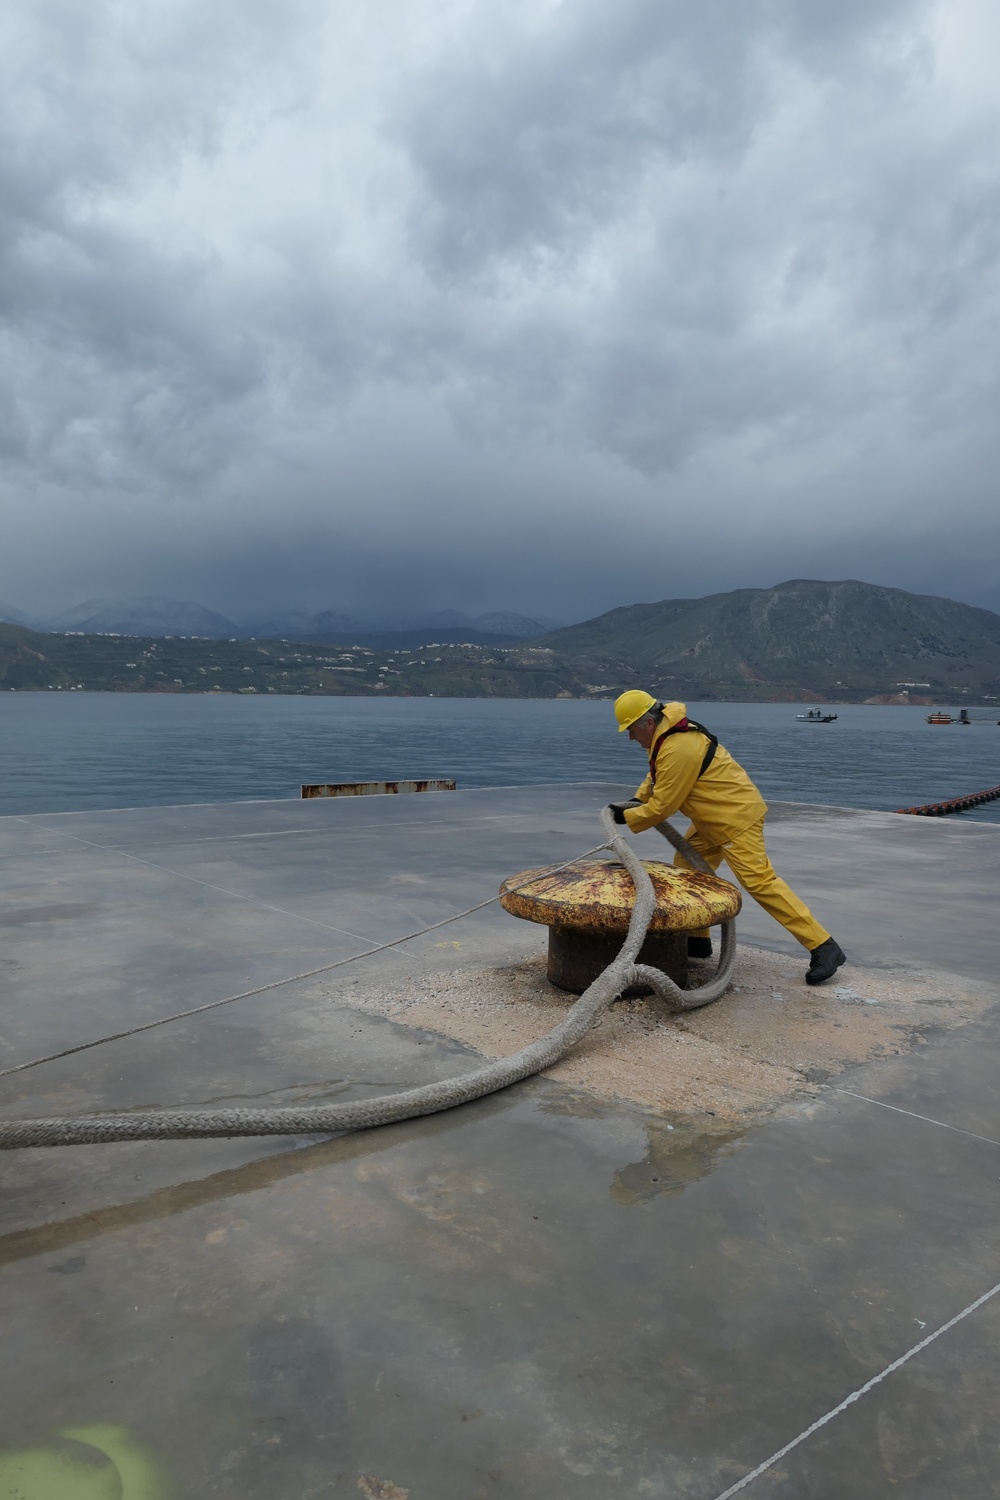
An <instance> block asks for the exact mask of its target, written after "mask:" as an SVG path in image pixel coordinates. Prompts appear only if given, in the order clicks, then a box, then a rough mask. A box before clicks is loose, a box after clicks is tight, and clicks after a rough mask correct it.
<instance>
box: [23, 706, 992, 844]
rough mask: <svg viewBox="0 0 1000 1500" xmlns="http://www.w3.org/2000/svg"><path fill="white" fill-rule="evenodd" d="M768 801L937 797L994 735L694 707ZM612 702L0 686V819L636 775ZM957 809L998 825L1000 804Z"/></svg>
mask: <svg viewBox="0 0 1000 1500" xmlns="http://www.w3.org/2000/svg"><path fill="white" fill-rule="evenodd" d="M688 709H689V712H690V714H691V717H692V718H696V719H698V720H699V721H700V722H701V723H703V724H706V725H708V726H709V727H710V728H712V729H714V731H715V732H716V733H717V734H718V736H719V738H720V739H721V741H722V743H723V744H724V745H725V746H726V748H727V749H729V750H730V751H731V752H732V753H733V754H734V755H735V756H736V758H737V759H738V760H739V761H741V762H742V763H743V765H745V766H746V768H747V770H748V771H749V772H750V774H751V775H752V776H753V778H754V780H755V781H756V782H757V784H758V785H759V786H760V788H761V790H762V791H763V793H764V795H765V797H770V798H774V799H785V800H788V801H799V802H827V803H837V804H840V805H841V806H847V807H871V808H893V807H906V806H912V805H913V804H914V803H919V802H938V801H941V800H943V799H945V798H947V797H952V796H958V795H961V794H963V793H966V792H973V791H978V790H980V789H982V788H983V787H987V786H994V785H996V784H998V783H1000V727H998V726H997V725H996V724H995V723H994V724H975V725H973V726H972V727H971V728H961V727H959V726H958V725H957V724H955V725H951V726H948V727H940V728H939V727H935V726H931V725H928V724H927V723H926V722H925V717H926V713H927V710H926V709H922V708H875V707H871V708H867V707H861V706H851V707H846V708H841V709H839V710H838V713H839V718H838V719H837V722H836V723H835V724H800V723H797V722H796V718H795V715H796V713H798V712H801V711H803V710H801V709H799V708H798V707H796V706H793V705H791V704H777V703H697V704H695V703H692V704H689V705H688ZM644 769H645V764H644V760H643V755H642V752H641V750H639V749H638V748H637V747H636V746H634V745H632V744H630V743H629V741H628V740H627V738H626V737H625V736H624V735H621V736H620V735H618V734H617V733H616V732H615V722H614V717H613V714H612V709H611V704H610V703H576V702H567V701H565V700H562V701H557V702H553V701H534V700H532V701H525V700H514V701H510V700H504V701H498V700H495V699H493V700H483V699H476V700H470V699H453V698H434V699H428V698H389V699H372V698H297V697H296V698H292V697H289V698H251V697H249V696H247V697H235V696H222V695H221V694H218V695H215V696H213V697H208V696H207V695H206V696H204V697H202V696H180V695H178V696H177V697H173V696H169V697H167V696H163V697H160V696H153V695H149V696H143V695H136V696H131V695H125V694H117V693H74V694H66V693H60V694H58V695H56V694H49V693H44V694H43V693H16V694H15V693H4V694H2V695H0V813H27V812H65V811H74V810H79V809H83V808H102V807H139V806H162V805H165V804H169V803H178V802H229V801H238V800H241V799H244V798H251V799H253V798H262V797H297V796H298V795H299V784H300V782H303V781H379V780H383V779H388V780H395V779H397V778H402V777H422V776H454V777H455V778H456V779H457V781H458V784H459V786H460V787H472V786H513V785H523V784H525V783H532V782H551V781H621V782H631V783H634V784H637V783H638V782H639V781H640V779H641V777H642V775H643V773H644ZM960 816H963V817H971V818H976V819H980V820H983V821H989V822H1000V802H994V803H989V804H987V805H986V806H985V807H982V808H978V809H977V810H976V811H975V812H973V813H964V814H961V815H960Z"/></svg>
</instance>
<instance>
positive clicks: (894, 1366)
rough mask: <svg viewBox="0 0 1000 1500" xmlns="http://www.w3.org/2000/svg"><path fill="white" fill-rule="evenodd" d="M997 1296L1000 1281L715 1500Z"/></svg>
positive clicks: (720, 1499)
mask: <svg viewBox="0 0 1000 1500" xmlns="http://www.w3.org/2000/svg"><path fill="white" fill-rule="evenodd" d="M997 1292H1000V1281H998V1282H997V1284H996V1286H992V1287H990V1289H989V1291H988V1292H984V1293H983V1295H982V1296H981V1297H977V1298H976V1300H975V1302H970V1303H969V1305H968V1307H963V1309H962V1311H961V1312H960V1313H956V1314H955V1316H954V1317H953V1318H949V1319H948V1321H947V1323H942V1324H941V1327H940V1328H936V1329H935V1330H934V1332H933V1333H929V1334H928V1335H927V1337H926V1338H923V1339H921V1340H920V1342H919V1344H914V1346H913V1348H912V1349H907V1351H906V1353H905V1354H901V1355H900V1356H899V1358H898V1359H894V1360H893V1362H892V1364H891V1365H886V1367H885V1369H884V1370H880V1371H879V1373H878V1374H877V1375H873V1376H872V1378H871V1380H866V1381H865V1383H864V1385H860V1386H858V1389H857V1390H856V1391H852V1392H851V1394H850V1395H849V1396H845V1397H844V1399H843V1401H841V1402H840V1404H839V1405H838V1406H835V1407H833V1409H832V1410H831V1411H828V1412H826V1413H825V1414H824V1415H823V1416H822V1417H819V1418H817V1420H816V1421H815V1422H813V1423H812V1424H811V1425H810V1426H809V1427H807V1428H806V1429H805V1431H804V1432H800V1433H799V1435H798V1437H795V1438H792V1441H791V1442H790V1443H786V1444H785V1446H784V1447H783V1448H779V1449H778V1451H777V1453H772V1454H771V1457H770V1458H765V1460H764V1462H763V1463H762V1464H758V1465H757V1467H756V1468H755V1469H751V1471H750V1473H749V1474H744V1476H743V1478H742V1479H738V1480H737V1481H736V1483H735V1484H731V1485H730V1486H729V1488H728V1490H723V1491H722V1493H721V1495H716V1496H715V1500H729V1497H730V1495H738V1494H739V1493H740V1491H741V1490H745V1489H746V1488H747V1486H748V1485H750V1484H753V1482H754V1480H755V1479H759V1478H760V1476H761V1475H762V1474H766V1473H767V1471H768V1469H773V1468H774V1465H775V1464H777V1463H780V1462H781V1460H782V1459H783V1458H785V1457H786V1456H787V1454H789V1453H791V1452H792V1450H793V1448H798V1447H799V1446H800V1444H802V1443H804V1442H805V1441H806V1438H810V1437H812V1435H813V1433H814V1432H819V1430H820V1428H821V1427H825V1426H826V1425H827V1423H828V1422H832V1421H833V1419H834V1417H839V1416H840V1414H841V1412H843V1411H846V1410H847V1408H848V1407H849V1406H853V1405H854V1403H855V1402H856V1401H860V1400H861V1397H862V1396H867V1394H868V1392H869V1391H872V1390H874V1389H875V1387H876V1386H877V1385H881V1383H882V1381H883V1380H886V1379H887V1378H888V1376H890V1375H892V1374H893V1373H894V1371H896V1370H898V1369H900V1368H901V1366H903V1365H905V1364H906V1363H907V1361H908V1360H911V1359H912V1358H913V1356H914V1355H915V1354H919V1353H920V1352H921V1350H923V1349H926V1348H927V1346H928V1344H933V1343H934V1340H935V1339H939V1338H940V1337H941V1335H942V1334H943V1333H947V1332H948V1330H949V1329H950V1328H954V1327H955V1325H956V1324H957V1323H961V1322H962V1320H963V1319H964V1318H967V1317H969V1316H970V1315H971V1314H972V1313H974V1312H975V1311H976V1310H977V1309H978V1308H980V1307H982V1306H983V1305H984V1303H986V1302H989V1300H990V1298H991V1297H995V1296H996V1294H997Z"/></svg>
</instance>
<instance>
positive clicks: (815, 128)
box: [0, 0, 1000, 615]
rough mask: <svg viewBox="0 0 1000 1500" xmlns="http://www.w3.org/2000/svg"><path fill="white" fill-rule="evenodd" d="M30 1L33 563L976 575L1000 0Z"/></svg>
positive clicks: (21, 171)
mask: <svg viewBox="0 0 1000 1500" xmlns="http://www.w3.org/2000/svg"><path fill="white" fill-rule="evenodd" d="M0 26H2V27H3V28H4V31H5V34H3V33H0V44H2V45H0V95H2V100H3V102H2V103H0V111H2V114H0V128H2V131H3V143H2V144H3V149H2V153H0V173H2V180H0V187H2V190H3V195H4V200H5V203H6V208H5V210H4V218H3V223H2V225H0V312H2V317H3V327H2V333H0V340H2V343H0V348H2V353H3V360H2V364H0V422H2V436H0V493H2V495H3V497H4V504H5V510H6V513H7V517H8V519H7V523H6V526H5V534H6V541H7V546H6V549H5V551H6V565H5V566H3V567H0V596H3V597H5V598H7V599H9V600H10V601H11V602H13V603H16V604H20V605H21V607H22V608H25V609H29V610H30V609H31V608H33V607H37V608H39V609H42V608H45V607H49V606H55V605H58V604H61V603H63V602H64V600H65V601H68V600H69V599H70V598H73V597H82V596H84V595H88V594H106V595H111V596H114V595H118V596H122V595H126V594H137V593H143V592H150V593H152V592H155V593H176V594H179V595H180V596H182V597H192V596H193V597H199V598H201V599H203V600H204V602H205V603H207V604H209V605H211V606H214V607H219V608H223V609H226V610H229V611H239V610H241V609H250V608H252V607H253V606H254V605H255V603H256V602H258V601H264V600H266V601H267V602H268V603H270V604H275V605H278V604H282V603H287V604H296V603H299V602H302V603H306V604H310V605H312V606H314V607H320V606H322V605H334V606H336V605H338V604H342V605H345V606H348V607H351V606H357V605H358V604H359V603H362V602H370V601H371V600H373V599H377V598H379V597H382V596H386V597H387V598H389V599H392V600H394V601H399V602H402V601H404V600H405V602H406V605H407V606H408V607H414V608H419V607H426V606H432V607H433V606H444V605H457V606H459V607H472V606H478V607H481V608H488V607H495V606H507V607H514V608H522V609H524V610H526V611H528V612H531V611H543V610H544V611H548V612H553V611H559V612H563V613H566V614H567V615H570V614H585V613H591V612H594V611H596V610H597V609H602V608H606V607H609V606H611V605H613V604H615V603H619V602H627V601H629V600H631V599H633V598H637V597H646V598H651V597H654V598H655V597H663V596H664V595H669V594H693V593H699V592H704V591H708V590H711V589H716V588H729V587H735V586H738V585H740V584H745V583H769V582H773V581H777V580H778V579H779V578H781V577H785V576H788V575H790V574H798V575H802V574H807V575H810V576H828V577H829V576H837V575H840V576H843V575H845V574H851V575H856V576H857V575H860V576H864V577H868V578H871V579H881V580H883V581H886V582H893V583H898V584H901V585H903V586H911V587H917V588H928V589H930V588H934V589H938V590H940V591H943V592H949V593H952V594H956V595H959V596H960V597H967V598H976V597H978V598H982V599H985V598H986V597H987V595H988V594H989V591H990V589H991V587H992V586H993V585H992V577H991V564H990V563H989V547H990V545H992V547H993V549H994V552H995V544H996V541H997V540H998V539H1000V538H998V536H997V530H998V526H1000V523H998V521H997V510H998V508H997V506H996V503H995V481H994V478H993V476H994V474H995V472H996V467H997V457H998V455H997V443H996V436H995V415H994V414H995V411H996V409H997V404H998V394H1000V393H998V390H997V384H998V382H997V357H996V335H995V316H996V305H997V295H998V290H1000V289H998V275H997V267H998V262H1000V209H998V203H1000V197H998V171H997V160H998V158H997V136H998V128H997V127H998V119H997V115H998V109H997V104H996V100H995V90H994V88H993V84H992V80H991V78H990V76H989V73H990V69H989V67H988V66H987V65H986V63H985V61H984V59H985V58H986V57H988V56H990V55H993V54H992V52H991V47H994V48H995V44H996V42H997V41H998V39H1000V35H998V26H997V21H996V17H995V15H994V14H993V13H992V11H991V10H990V9H989V8H988V7H987V6H986V4H985V3H980V0H956V3H953V4H950V5H948V6H947V7H946V6H944V5H940V6H939V5H934V4H930V3H914V0H882V3H879V0H867V3H864V4H862V3H860V0H851V3H843V4H839V5H831V4H829V3H824V4H819V3H812V0H810V3H805V0H801V3H797V4H796V3H792V0H784V3H774V0H767V3H764V0H747V3H746V4H743V5H740V6H733V5H731V4H726V5H723V4H721V0H706V3H705V4H703V5H700V6H697V7H694V6H691V5H688V4H683V5H682V4H680V3H674V0H656V3H653V0H642V3H639V0H623V3H622V4H620V5H616V6H613V7H609V6H607V5H606V4H597V3H596V0H580V3H576V4H573V5H569V4H553V3H543V0H535V3H522V4H516V3H514V4H504V5H500V4H497V3H495V0H492V3H489V4H486V3H483V4H475V3H472V4H463V5H459V4H453V5H442V4H440V3H439V0H435V3H433V4H432V3H430V0H416V3H414V4H412V5H409V6H407V7H399V6H398V5H395V4H390V3H388V0H381V3H379V0H373V3H372V4H370V5H369V6H367V7H363V8H359V7H349V6H347V5H346V4H341V5H336V4H334V5H332V6H331V5H328V4H322V5H321V4H319V3H318V0H317V3H309V0H299V3H297V4H289V3H281V4H277V3H270V0H257V3H255V4H247V3H240V4H236V3H235V0H233V3H226V0H222V3H219V4H217V5H213V6H211V7H205V6H203V5H195V4H194V3H182V0H160V3H156V0H153V3H151V4H150V5H148V6H144V7H142V8H140V9H138V10H136V11H135V12H134V13H133V12H132V11H129V10H126V9H125V8H123V7H120V6H117V5H112V4H110V3H101V0H95V4H94V5H92V6H89V7H87V8H85V9H84V8H80V7H76V6H73V5H69V4H55V3H46V0H34V3H32V4H30V5H29V4H28V3H27V0H22V3H19V4H15V5H14V6H13V7H12V8H11V9H10V10H8V13H7V19H6V21H3V22H0ZM973 538H975V539H973ZM990 598H992V600H993V602H994V603H996V604H998V605H1000V593H998V594H997V595H996V596H993V595H990Z"/></svg>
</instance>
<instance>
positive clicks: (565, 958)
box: [545, 927, 688, 998]
mask: <svg viewBox="0 0 1000 1500" xmlns="http://www.w3.org/2000/svg"><path fill="white" fill-rule="evenodd" d="M624 941H625V934H624V933H620V932H582V931H581V930H580V928H578V927H550V928H549V957H548V964H547V966H546V969H545V973H546V977H547V978H548V980H549V983H550V984H554V985H556V986H557V987H558V988H559V989H561V990H570V991H571V992H572V993H573V994H574V995H580V994H582V993H583V991H584V990H585V989H586V988H587V986H588V984H593V982H594V980H595V979H596V978H597V976H598V974H601V973H603V971H604V970H605V969H606V968H607V967H608V964H610V963H612V962H613V961H614V960H615V959H616V958H617V957H618V953H619V951H620V949H621V945H622V943H623V942H624ZM687 942H688V935H687V933H686V932H659V933H656V934H654V935H653V936H652V937H647V939H646V941H645V942H644V943H643V945H642V947H641V948H640V950H639V963H641V964H649V965H650V966H651V967H652V968H654V969H661V970H662V971H663V973H664V974H669V976H670V978H671V979H672V980H673V981H674V983H675V984H678V985H680V987H681V988H682V989H684V988H685V987H686V985H687ZM652 993H653V992H652V990H651V989H650V988H649V986H648V985H633V986H632V988H631V989H628V990H626V991H625V994H626V995H627V996H629V997H630V998H631V997H633V996H638V995H651V994H652Z"/></svg>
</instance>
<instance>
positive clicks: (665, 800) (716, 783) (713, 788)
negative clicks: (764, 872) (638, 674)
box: [625, 703, 767, 844]
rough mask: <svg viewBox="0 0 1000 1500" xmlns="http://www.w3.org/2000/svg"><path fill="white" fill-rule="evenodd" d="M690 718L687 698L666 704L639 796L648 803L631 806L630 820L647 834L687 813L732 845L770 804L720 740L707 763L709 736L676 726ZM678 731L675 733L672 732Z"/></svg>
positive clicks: (717, 840) (709, 835)
mask: <svg viewBox="0 0 1000 1500" xmlns="http://www.w3.org/2000/svg"><path fill="white" fill-rule="evenodd" d="M686 719H687V709H686V708H685V706H684V704H683V703H667V704H665V705H664V709H663V717H662V719H661V720H660V723H659V724H658V725H657V730H656V738H655V739H654V740H653V743H652V745H651V747H650V752H649V775H648V776H647V777H646V779H645V781H644V782H643V783H642V786H640V787H639V788H638V790H637V791H636V794H635V795H636V796H637V797H638V799H639V801H640V802H641V803H643V804H644V805H643V806H642V807H627V808H626V809H625V821H626V823H627V824H628V826H629V827H630V828H631V830H632V832H633V833H642V831H643V829H645V828H652V827H653V826H654V825H655V824H656V823H661V822H662V821H663V819H664V818H669V817H670V816H671V815H672V814H673V813H675V812H682V813H684V814H685V815H686V816H687V817H689V818H690V819H691V822H692V823H693V824H694V826H695V827H696V828H697V829H698V832H699V833H701V834H703V835H704V836H705V838H706V839H708V840H710V841H711V842H712V843H713V844H728V843H729V841H730V840H731V839H734V838H735V837H736V836H737V834H740V833H742V832H743V831H744V830H745V829H747V828H750V827H751V826H752V825H753V824H754V823H759V822H760V820H761V818H763V816H764V814H765V813H766V812H767V803H766V802H765V801H764V799H763V797H762V796H761V795H760V792H759V791H758V790H757V788H756V787H755V786H754V784H753V782H752V781H751V780H750V777H749V776H748V775H747V773H746V771H744V769H743V767H742V766H741V765H740V764H739V763H738V762H737V761H735V760H733V757H732V756H731V755H730V754H729V751H728V750H724V749H723V748H722V746H721V745H717V746H716V749H715V754H714V755H713V757H712V760H711V764H710V765H709V766H708V767H707V768H706V769H705V771H702V769H701V768H702V764H703V762H704V760H705V756H706V754H707V752H708V750H709V748H710V746H711V741H710V739H709V737H708V736H707V735H706V734H704V733H703V732H702V731H700V730H697V729H692V730H686V729H677V728H676V726H677V725H680V724H683V723H684V722H685V721H686ZM671 729H674V730H675V732H674V733H673V734H670V733H669V731H670V730H671Z"/></svg>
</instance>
